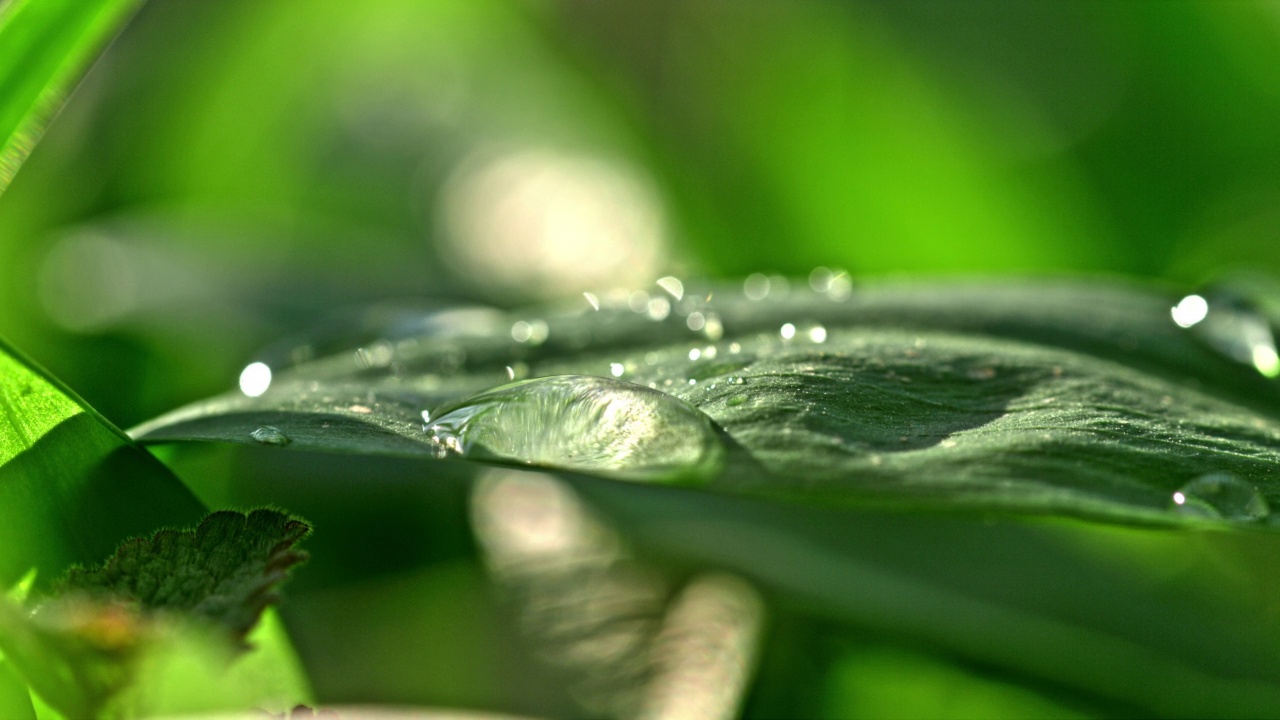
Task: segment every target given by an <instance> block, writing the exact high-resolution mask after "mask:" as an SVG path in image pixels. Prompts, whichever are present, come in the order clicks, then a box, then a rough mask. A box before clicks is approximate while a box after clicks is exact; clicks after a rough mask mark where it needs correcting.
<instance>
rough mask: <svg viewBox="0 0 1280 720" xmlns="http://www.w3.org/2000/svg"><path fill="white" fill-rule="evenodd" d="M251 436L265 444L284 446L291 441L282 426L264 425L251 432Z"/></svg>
mask: <svg viewBox="0 0 1280 720" xmlns="http://www.w3.org/2000/svg"><path fill="white" fill-rule="evenodd" d="M249 437H251V438H253V439H254V440H256V441H258V442H260V443H262V444H263V445H275V446H278V447H279V446H284V445H288V444H289V443H290V440H289V436H288V435H285V434H284V432H283V431H281V430H280V428H275V427H271V426H270V425H263V426H262V427H260V428H258V429H257V430H254V431H253V432H251V433H249Z"/></svg>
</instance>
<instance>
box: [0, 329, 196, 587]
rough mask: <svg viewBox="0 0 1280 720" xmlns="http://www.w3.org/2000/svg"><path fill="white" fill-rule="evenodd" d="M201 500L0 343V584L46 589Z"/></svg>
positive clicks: (187, 517)
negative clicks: (30, 582) (30, 580)
mask: <svg viewBox="0 0 1280 720" xmlns="http://www.w3.org/2000/svg"><path fill="white" fill-rule="evenodd" d="M203 515H204V509H203V508H202V507H201V505H200V502H199V501H198V500H196V498H195V497H194V496H193V495H192V494H191V493H190V491H188V490H187V489H186V488H185V487H184V486H183V485H182V483H181V482H179V480H178V479H177V478H176V477H174V476H173V474H172V473H171V472H169V470H168V469H167V468H165V467H164V466H163V465H161V464H160V463H159V462H158V461H157V460H156V459H155V458H154V457H152V456H151V454H150V453H148V452H146V451H145V450H142V449H140V448H138V447H137V446H136V445H134V444H133V443H132V442H131V441H130V440H129V439H128V438H127V437H126V436H125V435H124V434H123V433H121V432H120V431H119V430H117V429H116V428H114V427H112V426H111V425H110V424H109V423H108V422H107V421H106V420H104V419H103V418H101V417H100V416H99V415H97V414H96V413H94V412H93V411H92V410H91V409H89V408H87V407H86V406H85V405H84V404H83V403H82V402H80V400H79V399H78V398H76V397H75V396H74V395H72V394H71V393H70V392H69V391H67V390H65V389H64V388H62V387H60V386H59V385H58V384H57V383H56V382H54V381H53V380H51V379H50V378H49V377H48V376H47V375H45V374H44V373H43V372H42V371H40V370H38V369H37V368H35V367H34V366H33V365H32V364H31V363H29V362H27V361H25V360H24V359H23V358H21V357H20V356H19V355H17V354H16V353H15V352H14V351H12V350H10V349H9V348H8V347H7V346H6V345H4V344H3V343H0V584H2V585H4V586H8V585H10V584H12V583H13V582H14V581H16V580H17V579H18V578H19V577H21V576H23V575H24V574H26V573H27V572H28V571H30V570H31V569H32V568H36V569H37V582H40V583H46V584H47V583H49V582H51V581H52V580H53V579H55V578H56V577H58V575H60V574H61V573H62V571H63V570H64V569H66V568H67V567H68V566H69V565H71V564H73V563H89V562H97V561H98V560H100V559H101V558H103V557H106V556H107V555H109V554H110V553H111V552H112V550H114V549H115V547H116V546H117V545H118V544H119V543H120V542H121V541H122V540H124V539H125V538H128V537H131V536H136V535H143V534H147V533H150V532H153V531H154V530H155V529H156V528H158V527H164V526H170V525H189V524H193V523H195V522H197V521H198V520H199V518H200V517H202V516H203Z"/></svg>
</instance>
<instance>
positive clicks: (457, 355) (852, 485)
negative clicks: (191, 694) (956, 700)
mask: <svg viewBox="0 0 1280 720" xmlns="http://www.w3.org/2000/svg"><path fill="white" fill-rule="evenodd" d="M659 296H661V291H655V295H654V297H659ZM663 297H664V300H665V296H663ZM624 298H625V296H624ZM708 298H709V299H708ZM1177 298H1178V296H1177V295H1176V294H1173V293H1164V292H1160V291H1158V290H1152V289H1148V288H1142V287H1133V286H1128V285H1123V284H1118V283H1116V284H1113V283H1101V282H1063V281H1058V282H1022V283H1009V282H1004V283H986V284H980V283H944V284H934V285H910V284H903V285H884V286H878V287H869V288H865V289H859V290H857V291H855V292H853V293H852V294H850V295H848V296H840V297H833V296H832V295H831V294H829V293H816V292H808V291H807V290H806V291H805V292H803V293H799V292H792V293H790V294H789V295H787V296H786V297H782V298H766V299H765V300H763V301H752V300H748V299H746V298H744V297H743V296H742V295H741V293H740V292H739V291H737V290H736V289H726V288H719V289H715V291H714V292H713V293H708V292H705V291H703V292H699V293H695V292H692V291H691V292H689V293H687V294H685V296H684V298H683V300H681V301H678V302H677V301H672V302H673V303H674V308H673V309H672V311H671V312H670V313H669V314H668V315H666V316H665V317H662V318H661V319H658V320H655V319H653V317H652V313H650V312H648V311H647V310H646V311H642V312H639V313H637V312H632V311H630V310H628V309H627V300H626V299H622V300H620V301H618V302H615V303H613V304H612V305H610V303H609V302H607V301H606V303H605V307H604V308H602V309H601V310H600V311H593V310H591V309H590V308H587V309H585V310H583V311H581V312H565V313H544V314H537V313H531V312H530V313H517V314H511V315H506V316H503V315H499V314H497V313H494V314H493V317H492V318H490V320H489V321H488V323H487V324H488V325H489V327H488V328H485V329H483V330H482V331H481V332H478V333H477V332H476V331H475V328H474V323H472V325H471V331H470V332H467V333H464V332H462V331H461V329H459V330H457V331H454V332H449V331H447V329H446V331H443V332H441V331H437V332H435V333H434V334H433V335H431V336H423V337H408V338H406V337H399V338H397V337H395V336H393V335H389V336H388V339H387V340H386V341H385V342H382V343H379V344H376V345H373V346H367V347H365V348H361V349H356V348H353V349H352V352H351V353H342V354H339V355H334V356H330V357H326V358H321V359H319V360H314V361H310V362H306V363H303V364H302V365H300V366H296V367H293V368H285V369H281V368H277V372H276V377H275V379H274V380H273V382H272V384H271V387H270V389H268V390H267V391H266V392H265V393H264V394H262V395H261V396H258V397H247V396H245V395H244V394H242V393H239V392H232V393H228V394H226V395H223V396H220V397H216V398H212V399H210V400H207V401H204V402H201V403H197V404H195V405H193V406H190V407H187V408H184V409H182V410H179V411H176V412H175V413H172V414H170V415H168V416H165V417H162V418H160V419H158V420H156V421H153V422H151V423H147V424H146V425H144V426H142V427H139V428H137V429H135V430H134V431H133V434H134V436H135V437H137V438H139V439H142V440H144V441H148V442H156V441H165V440H221V441H230V442H240V443H254V442H260V441H261V434H259V436H258V439H255V437H254V431H255V430H258V429H259V428H261V427H264V426H269V427H270V428H271V430H272V431H273V432H278V433H279V436H280V437H284V438H286V439H287V441H288V442H289V443H290V447H293V448H311V449H320V450H336V451H347V452H360V453H385V454H401V455H440V454H442V453H441V448H440V447H439V444H438V443H436V442H434V440H433V437H432V433H431V432H426V431H427V430H428V429H429V428H428V424H426V423H424V420H423V417H422V412H423V411H424V410H426V411H428V414H429V416H431V417H436V416H437V411H439V410H440V409H442V408H443V409H448V408H450V407H452V406H454V405H456V404H458V403H459V402H462V401H464V400H465V399H466V398H468V397H470V396H472V395H474V394H476V393H479V392H481V391H484V390H487V389H489V388H491V387H493V386H495V385H499V384H501V383H503V382H505V381H506V380H507V378H508V377H510V376H516V377H544V376H553V375H594V376H602V377H610V378H611V377H614V376H620V377H619V380H621V381H625V382H630V383H635V384H638V385H641V386H647V387H651V388H656V389H658V390H662V391H664V392H666V393H668V394H670V395H672V396H673V397H675V398H678V399H679V400H682V401H684V402H685V403H687V404H688V405H690V406H692V407H694V408H697V409H698V410H700V411H701V412H703V413H705V414H706V415H707V416H709V417H710V418H711V420H712V421H713V422H714V424H715V426H716V427H717V428H719V429H720V430H721V431H722V440H723V441H724V442H725V444H726V445H727V446H728V448H729V456H730V460H729V462H728V463H727V465H726V469H725V470H724V471H723V472H722V473H721V474H720V475H719V477H717V478H715V479H714V480H713V481H712V482H711V483H710V484H709V486H708V487H709V488H710V489H713V490H719V491H723V492H728V493H736V494H749V495H755V496H764V497H774V498H783V499H793V500H803V501H809V502H814V501H817V502H822V503H824V504H830V503H835V504H849V503H856V504H888V505H895V506H905V507H920V506H933V507H943V508H957V507H967V508H975V509H985V510H992V509H1000V510H1010V511H1017V512H1031V513H1051V514H1073V515H1084V516H1090V517H1098V518H1109V519H1117V520H1126V521H1142V522H1166V521H1167V522H1177V521H1181V520H1185V519H1187V516H1186V515H1185V514H1179V513H1173V512H1171V511H1170V510H1169V508H1170V506H1171V503H1172V497H1173V494H1174V493H1175V491H1177V490H1178V489H1179V488H1180V487H1182V486H1184V485H1185V484H1186V483H1188V482H1191V481H1193V480H1195V479H1196V478H1197V477H1200V476H1202V475H1205V474H1209V473H1229V474H1231V475H1232V476H1234V477H1235V478H1237V479H1238V480H1239V481H1240V482H1241V483H1243V484H1245V486H1246V487H1248V488H1249V489H1250V490H1252V489H1255V488H1256V489H1257V490H1258V491H1259V492H1260V494H1261V497H1262V498H1263V501H1264V502H1269V503H1271V504H1276V503H1280V481H1278V480H1277V479H1276V477H1275V476H1274V473H1273V472H1272V469H1273V468H1274V467H1275V466H1276V463H1277V461H1280V421H1278V419H1277V413H1278V412H1280V392H1278V391H1277V387H1276V385H1274V384H1273V383H1272V382H1270V381H1268V380H1267V379H1266V378H1264V377H1262V376H1261V375H1259V374H1258V373H1257V372H1256V371H1254V370H1253V369H1252V368H1249V367H1248V366H1245V365H1242V364H1240V363H1238V362H1235V361H1233V360H1231V359H1229V358H1226V357H1224V356H1222V355H1220V354H1218V353H1216V352H1214V351H1213V350H1212V349H1211V348H1209V347H1207V346H1206V345H1204V344H1202V343H1200V342H1198V341H1197V340H1196V339H1195V338H1193V337H1191V336H1190V334H1189V333H1187V332H1186V331H1184V330H1182V329H1180V328H1178V327H1176V326H1175V325H1174V323H1173V322H1172V321H1171V320H1170V314H1169V308H1170V306H1171V305H1172V304H1173V303H1174V302H1176V300H1177ZM584 305H585V303H584ZM695 313H697V314H699V315H700V317H701V318H702V319H704V320H705V319H708V318H712V319H713V322H714V324H716V325H718V326H719V327H721V328H722V329H723V335H722V336H719V337H716V335H717V334H718V333H715V332H713V333H711V335H712V336H711V337H708V331H707V328H706V327H703V329H702V330H701V331H692V330H690V329H689V328H690V327H692V326H695V325H697V323H695V322H693V321H692V317H693V315H694V314H695ZM543 322H545V326H541V325H540V324H541V323H543ZM520 323H524V325H522V326H521V325H519V324H520ZM528 327H534V328H537V329H538V330H539V332H540V331H541V328H542V327H545V330H546V332H545V335H546V338H545V341H544V342H541V343H534V342H529V341H526V342H517V341H516V340H513V339H512V338H513V336H515V337H523V335H522V333H524V332H525V330H527V328H528ZM787 335H790V337H786V336H787ZM273 437H274V435H273ZM446 454H447V453H446ZM508 459H509V460H510V461H512V462H515V463H520V462H521V458H508ZM542 464H544V465H550V466H556V465H557V464H556V463H554V462H552V463H547V462H543V463H542ZM560 467H567V468H568V469H573V465H572V464H567V465H563V464H562V465H560ZM601 474H605V475H608V474H609V473H601ZM1228 514H1229V513H1228Z"/></svg>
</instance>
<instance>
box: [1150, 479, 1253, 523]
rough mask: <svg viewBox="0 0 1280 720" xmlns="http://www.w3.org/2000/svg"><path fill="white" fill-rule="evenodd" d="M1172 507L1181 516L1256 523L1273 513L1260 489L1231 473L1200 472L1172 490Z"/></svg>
mask: <svg viewBox="0 0 1280 720" xmlns="http://www.w3.org/2000/svg"><path fill="white" fill-rule="evenodd" d="M1170 508H1171V509H1172V510H1173V511H1174V512H1177V513H1178V514H1180V515H1190V516H1194V517H1203V518H1213V519H1222V520H1236V521H1244V522H1257V521H1259V520H1264V519H1266V518H1267V516H1268V515H1270V514H1271V508H1270V506H1269V505H1268V504H1267V499H1266V498H1264V497H1263V496H1262V493H1261V492H1259V490H1258V488H1256V487H1254V486H1253V485H1252V484H1251V483H1248V482H1245V481H1244V480H1241V479H1239V478H1237V477H1235V476H1234V475H1231V474H1229V473H1210V474H1208V475H1201V476H1200V477H1198V478H1196V479H1194V480H1192V481H1191V482H1189V483H1187V484H1185V485H1183V486H1182V487H1180V488H1178V490H1177V491H1176V492H1174V493H1173V497H1172V499H1171V501H1170Z"/></svg>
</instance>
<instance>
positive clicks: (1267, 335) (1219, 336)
mask: <svg viewBox="0 0 1280 720" xmlns="http://www.w3.org/2000/svg"><path fill="white" fill-rule="evenodd" d="M1255 294H1256V293H1255V292H1251V291H1250V289H1249V288H1248V286H1241V287H1233V286H1232V285H1230V284H1225V285H1219V286H1214V287H1212V288H1209V289H1207V290H1205V291H1203V292H1201V293H1196V294H1191V295H1187V296H1186V297H1184V298H1182V299H1180V300H1179V301H1178V302H1177V304H1175V305H1174V306H1173V308H1172V309H1171V310H1170V315H1171V316H1172V318H1173V322H1174V323H1175V324H1176V325H1178V327H1181V328H1185V329H1186V330H1187V332H1189V333H1191V335H1192V336H1193V337H1195V338H1196V339H1197V340H1199V341H1201V342H1203V343H1204V344H1206V345H1208V346H1209V347H1211V348H1213V349H1214V350H1215V351H1217V352H1218V353H1221V354H1222V355H1225V356H1227V357H1229V358H1231V359H1232V360H1235V361H1236V362H1239V363H1243V364H1244V365H1248V366H1250V367H1252V368H1253V369H1255V370H1257V371H1258V372H1259V373H1260V374H1262V375H1263V376H1265V377H1268V378H1274V377H1280V352H1277V346H1276V337H1275V330H1274V328H1273V325H1272V322H1271V319H1270V318H1268V316H1267V314H1266V313H1264V312H1263V311H1262V310H1261V309H1260V304H1259V302H1258V301H1257V299H1256V298H1255V297H1254V295H1255Z"/></svg>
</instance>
